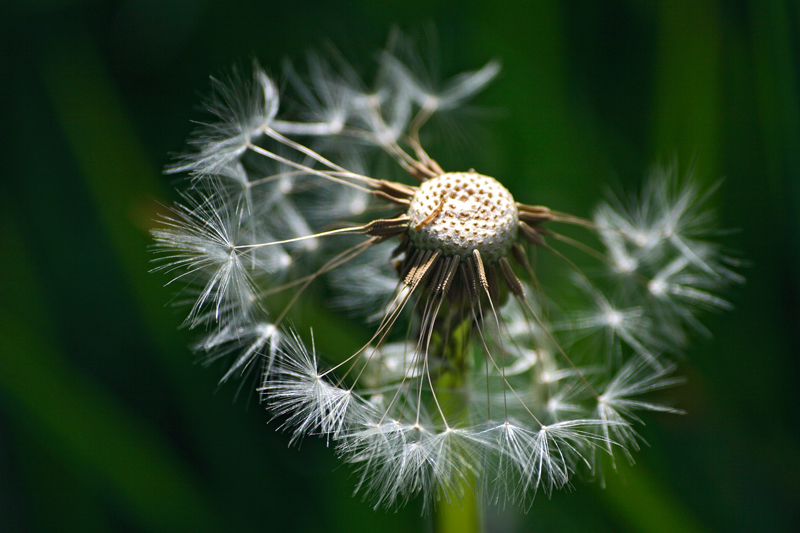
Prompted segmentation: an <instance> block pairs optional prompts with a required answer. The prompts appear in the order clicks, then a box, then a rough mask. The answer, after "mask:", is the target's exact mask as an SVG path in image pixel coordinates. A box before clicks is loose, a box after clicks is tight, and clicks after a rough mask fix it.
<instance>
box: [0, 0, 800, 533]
mask: <svg viewBox="0 0 800 533" xmlns="http://www.w3.org/2000/svg"><path fill="white" fill-rule="evenodd" d="M2 12H3V15H2V16H1V17H0V42H2V51H1V52H0V73H2V82H1V83H0V111H1V112H2V114H1V115H0V121H1V123H2V128H0V131H1V132H2V139H0V141H2V148H0V149H1V150H2V152H3V154H4V155H3V163H4V164H3V169H2V171H0V182H1V183H2V189H0V531H4V532H9V531H66V530H76V531H77V530H79V531H87V532H88V531H130V532H137V531H329V532H334V531H348V532H350V531H381V532H383V533H390V532H395V531H425V530H426V529H429V528H430V527H431V525H430V523H429V522H428V521H427V520H426V519H425V518H422V517H420V513H419V507H418V505H410V506H409V507H408V508H405V509H402V510H400V511H398V512H392V511H389V512H386V511H383V510H379V511H373V510H372V509H371V508H370V507H369V505H367V504H365V503H363V502H362V501H361V500H360V498H358V497H355V498H353V497H352V496H351V493H352V487H353V484H354V481H353V478H352V476H351V473H350V471H349V470H348V468H347V467H346V466H341V465H340V464H339V463H338V462H337V461H336V459H335V457H334V454H333V452H332V450H330V449H327V448H326V447H325V443H324V442H322V441H318V440H315V439H307V440H306V441H305V442H303V444H302V446H301V448H300V449H299V450H297V449H294V448H292V449H290V448H287V442H288V438H287V436H286V435H284V434H282V433H280V432H277V431H276V426H277V425H276V424H275V423H272V424H269V423H268V422H269V416H268V414H267V413H266V412H265V411H264V410H263V409H262V408H261V406H259V405H258V402H257V401H255V400H254V398H250V395H249V394H247V393H242V394H240V395H239V398H238V400H235V397H236V393H237V389H236V386H235V385H233V386H231V385H228V386H223V387H218V386H217V381H216V380H217V379H218V377H219V376H220V373H219V369H206V368H203V367H202V366H201V365H197V364H193V361H194V357H193V356H192V355H191V353H190V351H189V350H188V348H187V346H188V345H189V344H190V342H191V332H187V331H185V330H181V329H179V328H178V327H179V325H180V321H181V318H182V314H181V313H180V312H176V311H175V310H174V309H172V308H170V307H168V306H166V305H165V304H166V302H167V300H168V298H169V291H168V290H166V289H164V288H163V287H162V284H163V283H164V281H165V279H164V278H163V277H162V276H160V275H157V274H148V270H149V269H150V268H151V266H150V264H149V261H150V259H151V257H150V255H149V254H148V252H147V245H148V243H149V236H148V229H149V228H150V227H151V226H152V219H153V217H154V214H155V213H156V211H158V209H160V207H159V204H168V203H170V202H171V201H172V200H174V199H175V197H176V194H175V192H174V190H173V188H174V185H175V183H174V180H173V178H172V177H165V176H164V175H163V174H162V169H163V168H164V165H165V164H167V163H168V162H169V161H170V155H169V154H170V153H175V152H180V151H182V150H183V149H184V140H185V138H186V137H187V135H188V134H189V132H190V130H191V129H192V125H191V123H190V119H199V118H201V117H202V115H201V114H200V113H199V112H198V111H197V109H196V108H197V106H198V104H199V102H200V100H201V95H202V94H205V93H207V92H208V87H209V85H208V76H209V75H211V74H218V73H220V72H222V71H224V70H225V69H227V68H229V67H230V66H231V65H232V64H233V63H235V62H239V63H245V64H246V63H248V62H249V61H250V59H251V58H252V57H257V58H258V59H259V60H260V62H261V63H262V65H264V66H265V67H266V68H267V69H268V70H270V71H271V72H273V73H275V74H279V73H280V62H281V60H282V59H283V58H285V57H289V58H294V59H296V60H302V58H303V54H304V52H305V51H306V50H307V49H309V48H310V47H319V46H321V45H325V43H326V42H330V43H333V44H334V45H335V46H336V47H337V48H338V49H339V50H340V51H342V53H343V54H344V55H345V56H346V57H348V58H350V59H351V60H352V62H353V63H354V64H356V65H357V66H358V67H359V68H361V69H363V72H365V73H367V74H368V73H369V72H370V71H371V70H374V51H375V50H377V49H379V48H380V47H381V46H382V45H383V44H384V43H385V39H386V36H387V35H388V31H389V28H390V27H391V26H392V25H393V24H398V25H399V26H400V27H401V28H405V29H409V28H411V29H413V28H415V27H420V25H421V24H422V25H424V24H425V23H428V22H431V21H432V22H433V23H434V24H435V25H436V27H437V28H438V29H439V35H440V40H441V49H442V56H441V57H442V65H443V71H444V72H443V74H445V75H452V74H454V73H456V72H458V71H460V70H462V69H467V68H477V67H479V66H481V65H483V64H484V63H485V62H486V61H487V60H489V59H491V58H499V59H501V60H502V61H503V65H504V68H503V72H502V74H501V76H500V78H499V79H497V80H496V81H495V82H494V83H493V84H492V86H491V88H490V89H489V90H488V91H486V93H484V94H482V95H481V96H480V97H479V99H478V101H479V103H480V104H481V105H483V106H484V107H489V108H491V109H493V110H495V111H494V112H493V113H490V116H488V117H486V118H485V119H484V120H482V121H481V124H482V131H480V132H479V135H478V137H476V138H479V139H480V144H479V146H478V149H470V150H465V151H462V152H461V153H460V154H457V155H448V154H445V153H441V154H440V153H438V152H437V151H436V149H432V150H431V151H432V153H433V155H434V156H435V157H440V158H441V159H442V160H443V162H444V163H445V166H446V168H451V169H453V170H463V169H467V168H470V167H475V168H477V169H479V170H480V171H481V172H483V173H486V174H489V175H493V176H496V177H498V178H499V179H500V180H501V181H502V182H503V183H505V184H506V185H507V186H508V187H509V189H511V191H512V192H513V193H514V194H515V196H516V197H517V198H518V199H520V200H522V201H527V202H530V203H543V204H546V205H550V206H552V207H555V208H558V209H560V210H564V211H569V212H572V213H575V214H577V215H588V214H589V213H590V211H591V207H592V205H593V204H594V203H595V202H596V201H597V200H598V199H599V198H600V196H601V194H602V191H603V190H604V188H605V187H606V186H611V187H612V188H613V187H615V186H618V185H621V186H624V187H627V188H631V187H635V186H636V184H637V183H639V182H640V181H641V179H642V177H643V176H644V175H645V174H646V173H647V171H648V169H649V168H650V167H651V166H652V165H653V164H655V163H658V162H660V163H670V162H671V161H673V160H676V161H677V162H678V164H679V167H680V168H681V170H682V171H685V170H686V169H687V168H688V167H689V166H690V165H691V164H692V163H693V162H694V164H695V172H696V175H697V177H698V179H700V180H701V181H702V182H704V183H708V184H711V183H714V182H715V181H716V180H718V179H720V178H724V181H723V183H722V185H721V187H720V189H719V190H718V193H717V194H716V195H715V197H714V198H713V200H712V201H713V202H714V203H715V205H716V208H717V209H718V212H719V217H720V225H721V226H722V227H726V228H735V229H737V230H739V231H738V232H736V233H733V234H731V235H728V236H726V237H725V244H726V245H727V246H729V247H730V248H732V249H735V250H737V251H738V252H739V255H740V257H742V258H745V259H747V260H748V261H749V266H748V267H746V268H745V269H743V270H744V274H745V275H746V276H747V279H748V282H747V284H746V285H744V286H741V287H736V288H734V290H733V291H732V292H731V293H730V294H729V296H730V298H731V300H732V301H733V303H734V305H735V306H736V309H735V310H734V311H733V312H731V313H725V314H719V315H713V316H709V317H707V320H706V323H707V324H708V325H709V328H710V330H711V331H712V332H713V334H714V338H713V339H711V340H709V339H698V340H697V342H695V343H694V344H693V345H692V347H691V348H690V349H689V350H688V352H687V354H686V360H685V361H683V362H682V363H681V372H682V373H683V374H684V375H685V376H687V378H688V380H687V384H686V385H684V386H682V387H680V388H679V389H676V391H675V392H674V395H673V398H674V400H675V403H676V404H677V405H678V406H679V407H681V408H683V409H685V410H686V411H688V414H687V415H686V416H674V415H669V416H663V417H662V416H647V417H646V419H645V422H646V424H647V425H646V426H645V427H643V428H642V434H643V436H644V437H645V439H646V440H647V441H648V443H649V444H650V447H647V448H645V449H644V450H643V451H642V452H641V453H638V454H637V455H636V460H637V464H636V465H635V466H634V467H628V466H627V465H623V467H621V468H620V473H619V475H616V476H611V479H610V480H609V486H608V488H606V489H605V490H604V489H601V488H600V487H599V486H598V484H597V483H584V482H582V481H577V482H576V484H575V487H574V489H575V490H574V491H571V492H561V493H558V494H555V495H554V496H553V498H552V499H551V500H548V499H547V498H546V497H545V496H544V495H539V497H537V499H536V501H535V502H534V504H533V506H532V508H531V509H530V512H528V513H527V514H520V513H518V512H516V511H514V510H512V509H507V510H505V511H502V510H490V511H489V512H487V515H486V521H487V525H488V529H489V530H491V531H538V532H548V531H557V532H564V531H581V532H606V531H615V532H667V531H670V532H674V531H687V532H696V533H701V532H712V531H713V532H732V531H743V532H744V531H747V532H752V531H759V532H761V531H794V530H797V528H798V527H800V516H799V514H800V423H798V422H800V401H799V400H798V398H800V393H799V391H798V389H799V387H798V378H799V377H800V375H799V374H798V359H799V358H800V311H799V310H800V298H799V297H798V296H799V295H800V294H799V290H800V246H798V243H799V242H800V98H799V97H798V83H799V82H800V33H799V32H798V27H799V23H800V8H798V3H797V2H794V1H789V0H751V1H749V2H746V1H723V0H717V1H707V0H703V1H700V0H678V1H667V0H663V1H660V2H659V1H652V2H651V1H637V0H606V1H604V2H593V1H588V0H585V1H578V0H575V1H570V2H556V1H552V0H551V1H532V2H528V3H524V4H522V5H520V3H516V2H515V3H512V2H503V1H497V0H496V1H458V2H456V1H436V2H434V1H418V0H386V1H383V2H380V3H375V4H373V3H370V2H366V1H363V2H343V1H340V2H333V1H330V0H325V1H316V2H310V1H300V0H298V1H284V2H272V1H260V2H243V1H235V0H226V1H222V0H183V1H174V2H162V1H158V0H142V1H133V0H129V1H117V2H107V1H89V0H86V1H77V0H72V1H71V0H51V1H47V0H28V1H22V0H19V1H8V2H4V3H3V8H2ZM309 317H311V318H309ZM296 320H297V321H299V322H300V323H299V324H298V325H299V326H303V327H305V326H308V325H315V324H317V325H319V324H322V323H324V324H327V326H325V327H326V328H327V329H328V330H329V331H331V332H333V333H331V334H327V335H322V338H320V336H319V335H318V340H317V342H318V346H320V345H321V348H322V349H323V351H324V350H325V349H326V348H329V349H331V350H333V349H336V348H337V347H338V346H340V343H345V344H346V343H348V342H355V341H354V340H353V339H354V338H355V339H356V340H357V339H359V338H362V337H359V335H362V336H363V334H364V333H363V332H360V331H359V330H358V329H357V328H355V329H353V328H343V327H340V322H337V321H339V320H341V319H340V318H337V317H335V316H332V315H330V314H329V313H327V312H326V311H325V310H320V309H315V310H310V311H307V312H306V315H304V316H299V317H296Z"/></svg>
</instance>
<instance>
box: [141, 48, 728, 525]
mask: <svg viewBox="0 0 800 533" xmlns="http://www.w3.org/2000/svg"><path fill="white" fill-rule="evenodd" d="M378 58H379V68H378V72H377V74H376V76H375V78H374V81H373V82H372V84H371V85H370V84H366V83H365V82H364V81H362V79H360V77H359V76H357V75H356V73H355V70H354V69H353V68H352V67H351V66H349V65H348V64H347V63H346V62H345V61H344V60H342V59H341V58H340V57H339V56H338V55H335V54H332V55H331V57H326V56H321V55H314V54H311V55H309V56H308V69H307V75H301V74H298V72H297V71H296V70H295V68H294V67H292V66H287V69H286V73H285V79H286V80H287V81H288V83H287V84H286V85H285V88H284V89H282V90H279V88H278V85H277V84H276V82H275V80H274V79H273V78H272V77H270V76H268V75H267V74H266V73H265V72H264V71H263V70H262V69H261V68H260V67H258V66H257V65H256V66H254V67H253V69H252V72H248V73H242V72H239V71H236V72H233V73H231V74H230V75H229V76H227V77H226V78H224V79H219V80H216V79H215V80H212V83H213V92H212V95H211V97H210V98H209V99H208V101H207V109H208V111H209V112H210V115H211V118H210V119H209V120H205V121H204V122H203V125H202V126H201V128H200V129H199V130H198V131H197V132H196V134H195V135H194V136H193V137H192V139H191V140H190V146H191V147H190V149H189V150H187V151H186V153H185V155H183V156H181V157H180V159H179V160H178V161H177V162H176V163H175V164H174V165H173V166H172V167H171V168H170V169H169V172H171V173H175V174H179V175H181V176H185V178H186V181H185V185H184V187H183V189H182V192H181V194H182V199H181V200H180V202H179V203H178V204H176V205H175V206H174V207H173V208H172V209H171V210H170V211H169V212H168V213H165V214H164V215H163V216H162V218H161V220H160V222H161V223H160V226H159V228H158V229H156V230H154V231H153V236H154V238H155V244H154V246H153V248H154V251H155V253H156V254H157V255H156V259H155V261H156V268H155V270H156V271H161V272H165V273H167V275H168V276H169V278H168V279H169V282H168V286H169V287H175V288H176V294H177V295H176V296H175V299H174V302H177V303H179V304H185V305H186V308H187V309H188V317H187V318H186V324H187V325H188V327H190V328H192V329H193V330H194V331H195V332H196V333H197V336H198V341H197V344H196V350H197V352H198V353H199V354H200V357H201V358H202V359H203V360H204V361H205V362H209V363H210V362H220V363H224V365H225V371H224V373H223V375H222V381H229V380H232V379H234V378H242V380H241V385H242V386H247V387H250V386H251V385H253V384H254V385H253V386H254V388H255V389H257V391H258V393H259V395H260V399H261V401H262V404H263V405H264V406H265V407H266V408H267V409H268V410H269V411H270V412H271V413H272V415H273V416H274V419H275V422H274V423H275V424H276V425H278V426H280V427H282V428H284V429H285V430H287V433H288V434H287V441H291V442H299V441H300V440H301V439H304V438H309V437H315V436H316V437H319V438H322V439H324V441H325V442H326V443H328V445H329V446H330V448H331V449H332V450H334V451H335V453H336V454H338V456H339V457H340V458H341V460H342V461H344V462H345V463H349V464H350V465H351V469H352V472H353V486H354V490H355V492H356V493H357V494H359V495H362V496H363V497H364V499H365V500H366V501H367V502H369V504H371V505H374V506H375V507H376V508H381V507H382V508H388V509H394V508H397V507H398V506H403V505H405V504H407V503H408V502H409V501H411V500H415V499H420V500H421V501H422V502H423V509H424V511H423V512H426V513H427V512H435V511H436V510H437V509H438V508H440V507H442V506H448V505H451V506H452V505H455V506H462V507H464V508H470V507H471V508H479V507H480V506H481V505H499V506H509V505H510V506H517V507H519V508H521V509H522V510H527V509H528V508H529V506H530V504H531V502H532V501H533V498H534V496H535V495H536V494H537V493H544V494H546V495H550V494H551V492H552V491H554V490H558V489H561V488H563V487H565V486H569V485H570V484H571V483H572V480H573V478H574V476H576V475H577V476H583V477H587V478H588V477H592V476H593V477H595V478H600V479H601V480H602V477H603V475H604V474H603V469H602V466H603V465H604V464H605V465H606V467H608V466H609V465H612V466H613V465H614V464H615V461H618V460H620V459H624V460H626V461H627V460H629V459H630V457H631V454H632V453H633V452H635V451H636V450H637V449H638V448H639V446H640V444H641V440H640V438H639V437H638V435H637V432H636V425H637V424H638V423H640V420H639V417H640V414H641V413H642V412H643V411H666V412H678V410H677V409H675V408H673V407H671V406H668V405H662V404H660V403H658V402H656V401H655V400H654V399H652V398H651V393H652V392H654V391H657V390H659V389H663V388H666V387H670V386H672V385H675V384H676V383H677V382H679V381H680V378H679V377H678V376H676V375H675V372H674V371H675V366H676V364H675V362H676V360H677V358H678V357H679V356H680V354H681V351H682V349H683V348H684V347H685V346H686V344H687V341H688V340H689V339H691V338H692V336H693V334H697V333H705V329H704V327H703V325H702V323H701V322H700V318H701V314H702V311H704V310H719V309H726V308H728V306H729V304H728V303H727V302H726V300H724V299H723V298H722V297H721V296H720V295H719V294H720V292H721V290H722V289H724V288H725V287H726V286H727V285H729V284H731V283H736V282H740V281H741V278H740V276H739V274H737V273H736V272H735V271H734V269H733V268H734V266H735V262H734V261H733V260H732V259H730V258H729V257H727V256H726V255H725V253H724V251H723V249H722V247H721V245H720V244H719V243H717V242H715V241H714V240H713V238H714V236H715V235H716V234H717V231H716V230H717V229H716V228H715V226H714V217H713V213H712V212H711V211H710V210H709V209H708V207H707V206H706V200H707V198H708V194H709V193H710V191H708V190H704V189H703V188H701V187H700V186H699V185H698V184H697V183H696V182H695V181H693V180H692V176H691V175H690V174H691V173H688V174H689V175H686V174H687V173H679V172H678V169H677V167H676V166H675V165H673V166H670V167H667V168H660V169H656V170H654V171H652V172H651V175H650V176H649V178H648V179H647V180H646V181H645V182H644V184H643V185H642V187H641V189H640V191H638V192H637V193H635V194H619V195H617V196H612V195H607V196H606V197H605V199H604V200H601V201H599V203H598V205H597V207H596V208H595V209H594V211H593V213H591V214H583V213H570V212H569V209H568V208H567V207H565V206H560V205H550V206H543V205H528V204H524V203H520V202H519V201H517V200H515V197H514V193H515V191H514V190H509V189H508V188H506V187H505V186H504V185H503V179H502V176H491V175H488V174H487V173H486V172H487V171H486V170H484V169H472V168H447V169H445V168H442V167H441V166H440V165H439V164H438V163H437V162H436V161H435V160H434V159H433V158H432V157H431V156H430V155H429V153H428V152H427V148H428V147H427V146H424V143H425V141H424V139H425V138H426V136H425V130H426V127H430V126H431V125H432V124H431V121H432V120H433V119H435V118H442V117H444V118H452V117H454V116H455V115H454V113H455V112H457V111H458V110H459V109H460V108H462V107H463V106H464V105H465V104H467V103H468V102H469V101H471V100H472V99H473V97H475V96H476V95H477V94H478V93H479V92H481V91H482V90H483V89H484V88H485V87H486V86H487V85H488V84H489V83H490V82H492V81H493V80H494V78H495V77H496V76H497V74H498V72H499V70H500V66H499V64H498V63H497V62H495V61H491V62H489V63H487V64H485V65H484V66H482V67H480V68H478V69H477V70H474V71H471V72H465V73H462V74H460V75H458V76H456V77H454V78H452V79H450V80H449V81H445V82H444V83H434V82H433V81H432V80H435V79H436V76H435V75H436V73H432V72H426V71H424V70H423V68H422V67H421V66H420V65H423V64H424V63H425V62H424V61H420V60H419V57H418V56H417V55H415V53H414V52H413V47H412V46H411V45H410V44H409V43H408V41H407V40H406V39H405V38H404V37H403V36H402V35H400V34H399V33H395V34H393V36H392V38H391V39H390V42H389V45H388V46H387V49H386V50H385V51H383V52H382V53H381V54H379V56H378ZM289 102H291V103H289ZM387 161H389V162H391V166H390V165H387ZM392 166H393V168H392ZM531 194H533V195H534V196H535V192H534V193H530V192H529V194H528V196H530V195H531ZM570 226H572V227H574V229H573V230H569V231H567V232H566V233H565V232H563V229H564V228H568V227H570ZM576 235H577V236H578V237H575V236H576ZM576 254H577V255H579V256H581V257H583V258H585V259H586V261H579V262H573V260H572V259H571V257H573V256H575V255H576ZM543 255H549V256H551V257H550V258H549V260H548V261H547V262H546V264H547V265H548V268H551V267H552V266H553V265H557V267H558V272H557V273H555V274H557V275H558V276H562V277H563V278H564V280H565V282H564V284H565V285H567V286H569V287H570V290H571V291H572V294H570V296H569V297H563V296H562V295H561V294H559V291H557V290H554V289H553V288H551V287H548V286H547V284H544V283H540V281H539V278H538V276H540V275H542V272H539V270H541V268H542V267H543V265H540V264H538V262H537V260H536V259H537V257H541V256H543ZM578 264H580V265H581V266H580V267H579V266H578ZM583 265H589V266H588V267H586V266H583ZM543 277H544V276H543ZM547 277H548V278H550V277H552V276H551V275H550V273H548V276H547ZM316 287H320V288H321V289H319V290H315V288H316ZM320 294H326V295H327V296H325V297H323V298H320V296H319V295H320ZM301 302H302V303H303V305H305V306H308V305H313V306H325V307H330V308H332V309H334V310H336V311H337V312H341V314H342V316H344V317H346V318H345V320H347V321H352V322H353V325H354V327H366V328H368V331H369V332H370V334H369V335H368V338H367V339H366V341H365V342H364V343H363V345H361V346H360V347H356V348H354V349H353V350H348V351H346V352H345V353H322V352H321V350H319V349H318V348H317V342H316V341H315V337H314V331H313V324H304V325H303V327H299V326H298V327H296V326H295V321H293V320H292V312H293V309H296V308H297V307H298V306H299V305H300V304H301ZM337 323H338V322H337ZM357 325H358V326H357ZM310 326H312V327H310ZM326 331H328V334H329V335H330V329H327V330H326ZM337 344H338V343H337V342H336V341H335V340H333V341H332V342H331V340H330V339H328V342H326V343H325V345H326V346H336V345H337ZM342 344H344V343H342ZM254 377H255V379H252V378H254ZM298 453H302V452H298ZM607 470H608V468H606V471H607Z"/></svg>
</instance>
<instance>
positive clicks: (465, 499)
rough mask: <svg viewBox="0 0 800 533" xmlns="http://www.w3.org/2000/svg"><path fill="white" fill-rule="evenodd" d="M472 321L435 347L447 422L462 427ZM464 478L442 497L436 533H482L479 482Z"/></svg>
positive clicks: (440, 396)
mask: <svg viewBox="0 0 800 533" xmlns="http://www.w3.org/2000/svg"><path fill="white" fill-rule="evenodd" d="M471 327H472V324H471V318H466V319H463V320H461V321H460V322H459V323H457V325H456V326H455V327H453V329H452V331H450V332H449V334H447V335H446V338H442V336H439V335H436V336H435V337H437V338H435V339H434V343H435V345H436V348H438V349H437V350H435V351H433V352H432V353H441V354H442V355H441V360H442V362H443V368H445V369H444V370H443V371H442V372H441V374H440V375H439V377H438V379H437V380H436V389H437V398H438V399H439V402H440V404H441V407H442V409H443V411H444V415H445V416H446V418H447V420H448V422H449V423H450V424H451V426H452V425H456V426H457V425H459V423H460V422H462V421H466V420H467V418H468V413H467V409H468V401H467V400H468V399H467V396H466V394H465V392H464V391H466V390H467V388H468V380H469V375H470V371H471V370H472V365H473V364H474V362H473V354H472V350H471V349H470V344H469V340H470V339H469V337H470V330H471ZM462 474H463V475H464V478H463V479H461V480H460V482H459V484H460V486H457V487H454V489H455V490H453V491H452V492H451V493H450V494H449V495H445V494H440V498H439V501H438V502H437V503H436V510H435V515H434V531H436V532H437V533H480V532H481V531H483V520H482V517H481V515H482V513H481V504H480V501H479V500H480V499H479V498H478V496H477V494H476V491H477V479H476V478H475V475H474V473H472V472H462Z"/></svg>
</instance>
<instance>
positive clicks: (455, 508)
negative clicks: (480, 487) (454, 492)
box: [433, 483, 483, 533]
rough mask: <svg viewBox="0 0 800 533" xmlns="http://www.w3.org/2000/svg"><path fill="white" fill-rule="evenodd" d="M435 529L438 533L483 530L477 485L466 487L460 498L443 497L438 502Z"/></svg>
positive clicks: (467, 532) (465, 532) (470, 532)
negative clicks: (476, 491) (448, 499)
mask: <svg viewBox="0 0 800 533" xmlns="http://www.w3.org/2000/svg"><path fill="white" fill-rule="evenodd" d="M433 528H434V531H436V532H437V533H480V532H481V531H483V520H481V506H480V502H479V501H478V497H477V496H476V494H475V486H474V483H472V486H469V487H464V496H462V497H461V498H460V499H456V498H452V497H451V498H450V501H449V502H448V501H446V500H444V499H442V500H441V501H439V502H438V503H437V506H436V512H435V516H434V524H433Z"/></svg>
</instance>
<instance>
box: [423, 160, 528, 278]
mask: <svg viewBox="0 0 800 533" xmlns="http://www.w3.org/2000/svg"><path fill="white" fill-rule="evenodd" d="M408 215H409V216H410V217H411V223H410V225H409V232H408V233H409V237H410V238H411V242H413V243H414V245H415V246H416V247H417V248H419V249H422V250H441V251H442V254H443V255H445V256H452V255H458V256H461V258H462V259H466V258H467V257H470V256H471V255H472V251H473V250H478V251H479V252H480V254H481V258H482V259H483V261H484V262H486V263H493V262H495V261H497V260H498V259H500V258H501V257H504V256H505V255H506V254H508V252H509V251H510V250H511V246H512V245H513V244H514V242H515V241H516V238H517V230H518V225H519V211H518V210H517V205H516V203H515V202H514V198H513V197H512V196H511V193H509V192H508V190H507V189H506V188H505V187H503V186H502V185H500V182H498V181H497V180H496V179H494V178H490V177H489V176H482V175H480V174H476V173H475V172H449V173H447V174H442V175H441V176H437V177H435V178H432V179H430V180H428V181H426V182H424V183H423V184H422V185H420V186H419V189H418V190H417V193H416V194H415V195H414V197H413V198H412V199H411V205H410V206H409V208H408Z"/></svg>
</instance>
